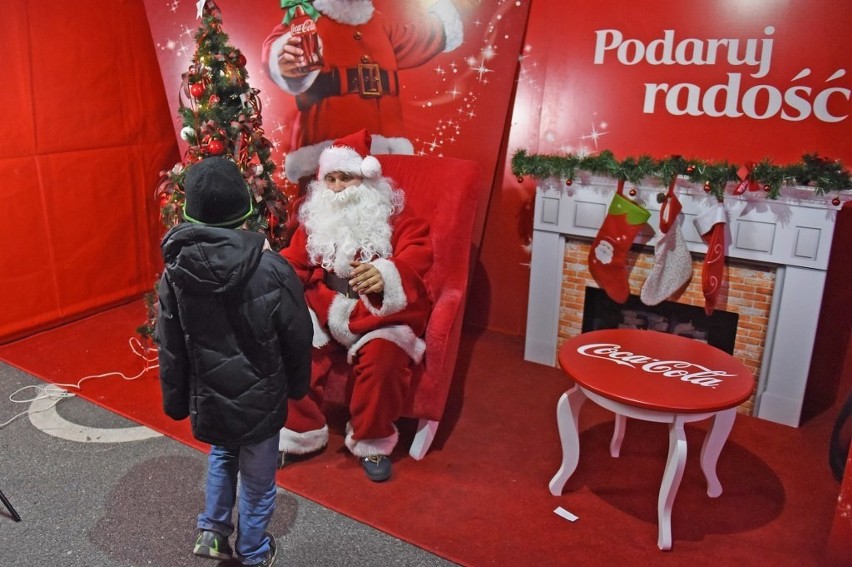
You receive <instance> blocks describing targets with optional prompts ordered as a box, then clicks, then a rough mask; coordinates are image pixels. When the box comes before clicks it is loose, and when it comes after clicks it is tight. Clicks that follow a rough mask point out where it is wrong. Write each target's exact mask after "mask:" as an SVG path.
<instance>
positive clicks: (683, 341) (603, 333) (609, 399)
mask: <svg viewBox="0 0 852 567" xmlns="http://www.w3.org/2000/svg"><path fill="white" fill-rule="evenodd" d="M559 365H560V366H561V367H562V369H563V370H564V371H565V373H566V374H567V375H568V376H569V377H570V378H571V379H572V380H573V381H574V386H573V387H572V388H571V389H570V390H568V391H567V392H565V393H564V394H562V396H561V397H560V398H559V403H558V404H557V406H556V414H557V423H558V425H559V437H560V439H561V441H562V466H560V467H559V470H558V471H557V472H556V475H555V476H554V477H553V478H552V479H551V481H550V484H549V488H550V492H551V494H553V495H554V496H559V495H561V494H562V489H563V487H564V486H565V483H566V482H567V480H568V479H569V478H570V477H571V475H572V474H573V473H574V471H575V470H576V468H577V463H578V462H579V459H580V436H579V430H578V428H577V422H578V414H579V411H580V408H581V406H582V405H583V403H584V402H585V401H586V400H587V399H589V400H592V401H593V402H595V403H596V404H598V405H600V406H602V407H604V408H606V409H608V410H610V411H612V412H614V413H615V431H614V432H613V436H612V441H611V443H610V454H611V455H612V456H613V457H617V456H618V454H619V451H620V449H621V441H622V439H623V438H624V429H625V424H626V418H628V417H632V418H635V419H643V420H645V421H653V422H658V423H668V424H669V454H668V459H667V461H666V468H665V472H664V473H663V480H662V484H661V486H660V495H659V498H658V499H657V520H658V529H659V536H658V539H657V546H658V547H659V548H660V549H661V550H668V549H671V546H672V528H671V512H672V504H673V503H674V499H675V495H676V494H677V489H678V486H679V485H680V481H681V478H682V477H683V468H684V464H685V463H686V435H685V433H684V429H683V426H684V424H685V423H689V422H693V421H700V420H704V419H708V418H710V417H712V418H713V424H712V426H711V427H710V430H709V431H708V433H707V436H706V437H705V439H704V446H703V447H702V449H701V470H702V471H703V472H704V477H705V478H706V479H707V494H708V496H710V497H713V498H715V497H717V496H719V495H720V494H722V485H721V483H720V482H719V478H718V476H717V475H716V462H717V461H718V459H719V454H720V453H721V452H722V447H724V445H725V441H727V439H728V434H729V433H730V432H731V428H732V427H733V425H734V419H735V418H736V415H737V406H739V405H740V404H742V403H743V402H744V401H746V400H747V399H748V398H749V396H751V393H752V390H753V389H754V376H752V374H751V372H749V371H748V369H747V368H746V367H745V366H743V364H742V363H741V362H739V361H738V360H736V359H735V358H734V357H733V356H731V355H729V354H728V353H726V352H724V351H722V350H719V349H717V348H716V347H713V346H710V345H708V344H706V343H703V342H700V341H697V340H694V339H690V338H686V337H681V336H677V335H672V334H669V333H661V332H657V331H646V330H639V329H604V330H599V331H591V332H588V333H583V334H581V335H578V336H576V337H574V338H573V339H570V340H568V341H567V342H565V343H564V344H563V345H562V347H560V349H559Z"/></svg>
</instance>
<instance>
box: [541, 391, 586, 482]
mask: <svg viewBox="0 0 852 567" xmlns="http://www.w3.org/2000/svg"><path fill="white" fill-rule="evenodd" d="M585 401H586V395H585V394H584V393H583V391H582V390H580V388H579V387H578V386H574V387H573V388H571V389H570V390H568V391H567V392H565V393H564V394H562V396H561V397H560V398H559V402H558V403H557V404H556V423H557V425H558V426H559V439H560V440H561V441H562V466H560V467H559V470H558V471H556V474H555V475H554V476H553V478H552V479H550V484H549V485H548V487H549V488H550V493H551V494H553V495H554V496H559V495H560V494H562V489H563V488H564V487H565V483H566V482H567V481H568V479H569V478H570V477H571V475H572V474H574V471H575V470H577V463H579V462H580V432H579V430H578V429H577V423H578V419H579V414H580V407H581V406H582V405H583V402H585Z"/></svg>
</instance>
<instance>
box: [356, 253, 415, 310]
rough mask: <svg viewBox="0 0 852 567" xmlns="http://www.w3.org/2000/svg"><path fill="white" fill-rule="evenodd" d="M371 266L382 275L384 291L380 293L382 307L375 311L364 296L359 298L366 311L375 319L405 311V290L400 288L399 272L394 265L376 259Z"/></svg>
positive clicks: (406, 303)
mask: <svg viewBox="0 0 852 567" xmlns="http://www.w3.org/2000/svg"><path fill="white" fill-rule="evenodd" d="M372 264H373V265H374V266H375V267H376V269H377V270H379V273H380V274H382V279H383V280H384V282H385V289H384V291H383V292H382V296H383V300H382V306H381V307H380V308H379V309H376V308H375V307H374V306H373V304H372V303H370V300H369V299H368V298H367V296H366V295H362V296H361V301H362V302H363V303H364V306H366V307H367V310H368V311H369V312H370V313H372V314H373V315H376V316H377V317H385V316H387V315H392V314H394V313H398V312H400V311H402V310H403V309H405V306H406V305H408V300H407V299H406V298H405V289H403V287H402V278H401V277H400V276H399V270H398V269H397V267H396V265H395V264H394V263H393V262H391V261H390V260H387V259H385V258H378V259H377V260H374V261H373V262H372Z"/></svg>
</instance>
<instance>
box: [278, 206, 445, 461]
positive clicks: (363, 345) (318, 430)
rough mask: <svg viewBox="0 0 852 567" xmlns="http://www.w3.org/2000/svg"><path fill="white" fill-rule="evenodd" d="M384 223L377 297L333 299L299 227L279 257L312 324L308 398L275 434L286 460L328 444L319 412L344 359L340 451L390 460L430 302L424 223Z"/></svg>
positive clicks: (403, 218) (338, 295) (407, 219)
mask: <svg viewBox="0 0 852 567" xmlns="http://www.w3.org/2000/svg"><path fill="white" fill-rule="evenodd" d="M390 222H391V226H392V228H393V233H392V236H391V240H390V242H391V245H392V249H393V253H392V254H391V255H390V256H389V257H387V258H378V259H374V260H372V261H371V262H370V263H371V264H373V265H374V266H375V267H376V268H377V269H378V270H379V271H380V272H381V274H382V278H383V280H384V291H383V292H382V293H368V294H361V295H359V294H353V293H351V292H350V293H348V294H347V293H346V291H345V290H343V291H335V288H338V289H339V285H335V284H334V283H333V282H334V280H333V279H331V277H330V275H329V272H328V271H327V270H325V269H323V268H322V266H320V265H317V263H315V262H314V261H312V260H311V258H310V256H309V254H308V252H307V245H308V234H307V233H306V231H305V228H304V227H303V226H300V227H299V228H298V229H297V230H296V232H295V234H294V235H293V237H292V239H291V241H290V244H289V245H288V247H287V248H285V249H284V250H282V252H281V254H282V255H283V256H284V257H285V258H286V259H287V260H288V261H289V262H290V264H291V265H292V266H293V268H294V269H295V270H296V273H297V274H298V275H299V277H300V279H301V280H302V282H303V283H304V286H305V298H306V300H307V303H308V307H309V308H310V311H311V316H312V317H313V319H314V356H313V368H312V388H311V393H310V395H309V396H307V397H305V398H304V399H303V400H300V401H299V402H293V401H291V402H290V408H289V411H288V417H287V423H286V424H285V427H284V429H283V430H282V432H281V446H280V448H281V451H282V452H284V453H289V454H305V453H311V452H313V451H316V450H318V449H321V448H322V447H324V446H325V445H326V444H327V442H328V428H327V426H326V424H325V416H324V415H323V414H322V412H321V411H320V407H321V404H322V394H323V389H324V385H325V378H326V375H327V373H328V371H329V369H330V366H331V363H332V358H333V357H334V356H338V357H339V356H345V357H347V360H348V361H349V363H350V364H351V365H352V380H353V387H352V395H351V400H350V403H349V412H350V416H351V417H350V422H349V426H348V428H347V437H346V446H347V447H348V448H349V449H350V450H351V451H352V453H353V454H355V455H356V456H359V457H367V456H370V455H376V454H378V455H389V454H390V452H391V450H392V449H393V447H394V446H395V445H396V441H397V431H396V428H395V426H394V423H393V422H394V421H395V420H397V419H398V418H399V417H400V415H401V412H402V405H403V402H404V401H405V398H406V395H407V393H408V387H409V383H410V379H411V373H412V365H413V364H415V363H418V362H419V361H420V360H421V359H422V357H423V353H424V351H425V344H424V342H423V339H422V338H421V337H422V335H423V333H424V332H425V329H426V322H427V320H428V318H429V313H430V310H431V302H430V299H429V294H428V292H427V289H426V286H425V283H424V281H423V277H424V275H425V274H426V272H427V271H428V270H429V268H430V267H431V265H432V245H431V239H430V236H429V226H428V224H427V223H426V222H425V221H424V220H423V219H420V218H419V217H415V216H413V215H411V214H409V213H408V212H406V211H405V210H403V211H402V212H401V213H399V214H397V215H395V216H393V217H391V219H390ZM353 259H354V258H353ZM345 279H346V278H345V277H344V281H345ZM344 287H345V286H344Z"/></svg>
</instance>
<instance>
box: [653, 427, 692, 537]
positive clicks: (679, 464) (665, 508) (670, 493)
mask: <svg viewBox="0 0 852 567" xmlns="http://www.w3.org/2000/svg"><path fill="white" fill-rule="evenodd" d="M683 424H684V419H683V418H682V417H681V416H678V415H675V416H674V421H673V422H672V423H671V424H670V425H669V456H668V459H667V460H666V470H665V472H664V473H663V482H662V484H661V485H660V497H659V499H658V500H657V522H658V524H659V526H658V528H659V537H658V538H657V547H659V548H660V549H661V550H663V551H665V550H668V549H671V548H672V504H674V499H675V495H677V489H678V487H679V486H680V480H681V478H683V468H684V465H685V464H686V434H685V433H684V430H683Z"/></svg>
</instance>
